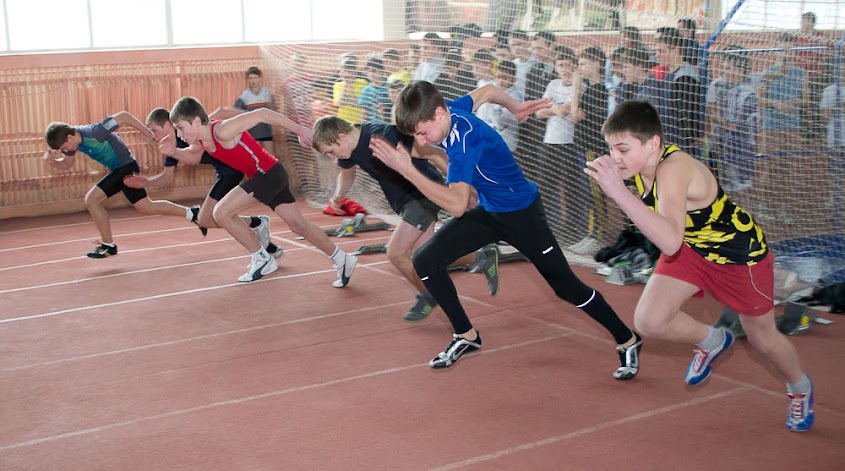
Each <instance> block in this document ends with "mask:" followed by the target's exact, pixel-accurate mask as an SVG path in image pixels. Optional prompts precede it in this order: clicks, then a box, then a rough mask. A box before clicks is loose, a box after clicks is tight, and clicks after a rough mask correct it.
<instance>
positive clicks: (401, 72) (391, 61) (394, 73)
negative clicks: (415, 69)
mask: <svg viewBox="0 0 845 471" xmlns="http://www.w3.org/2000/svg"><path fill="white" fill-rule="evenodd" d="M381 59H382V61H383V62H384V71H385V72H387V81H388V82H390V81H391V80H394V79H396V80H401V81H403V82H405V83H406V84H407V83H410V81H411V73H410V72H408V70H407V69H405V68H404V67H403V64H402V57H401V56H400V54H399V50H398V49H393V48H390V49H385V50H384V52H383V53H382V55H381Z"/></svg>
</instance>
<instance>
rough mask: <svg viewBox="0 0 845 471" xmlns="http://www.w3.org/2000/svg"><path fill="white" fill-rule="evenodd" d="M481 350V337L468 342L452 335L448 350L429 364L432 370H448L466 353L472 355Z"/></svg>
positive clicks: (456, 335)
mask: <svg viewBox="0 0 845 471" xmlns="http://www.w3.org/2000/svg"><path fill="white" fill-rule="evenodd" d="M476 350H481V335H478V338H476V339H475V340H467V339H465V338H461V337H458V334H452V341H451V342H450V343H449V346H448V347H446V350H444V351H442V352H440V353H439V354H438V355H437V356H436V357H434V359H432V360H431V361H430V362H428V365H429V366H431V367H432V368H448V367H450V366H452V365H453V364H454V363H455V362H456V361H458V358H460V357H461V355H463V354H464V353H471V352H474V351H476Z"/></svg>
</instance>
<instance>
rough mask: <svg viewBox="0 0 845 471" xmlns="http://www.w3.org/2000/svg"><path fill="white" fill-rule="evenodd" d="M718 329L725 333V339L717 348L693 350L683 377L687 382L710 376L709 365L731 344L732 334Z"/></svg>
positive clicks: (697, 381)
mask: <svg viewBox="0 0 845 471" xmlns="http://www.w3.org/2000/svg"><path fill="white" fill-rule="evenodd" d="M720 330H721V331H722V332H724V333H725V340H724V341H723V342H722V345H721V346H720V347H719V348H717V349H715V350H712V351H709V352H708V351H707V350H700V349H698V350H695V357H693V359H692V361H691V362H690V364H689V368H687V376H686V378H684V380H685V381H686V382H687V384H689V385H695V384H698V383H700V382H702V381H704V380H705V379H707V377H708V376H710V367H711V366H712V365H713V362H714V361H716V358H719V355H721V354H722V352H724V351H725V350H727V349H729V348H731V345H733V343H734V336H733V335H731V333H730V332H728V331H727V330H725V329H720Z"/></svg>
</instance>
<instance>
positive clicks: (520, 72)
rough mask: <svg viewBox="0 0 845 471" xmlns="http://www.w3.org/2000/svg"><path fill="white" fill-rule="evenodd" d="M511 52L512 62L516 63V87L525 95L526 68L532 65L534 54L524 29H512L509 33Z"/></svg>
mask: <svg viewBox="0 0 845 471" xmlns="http://www.w3.org/2000/svg"><path fill="white" fill-rule="evenodd" d="M510 38H511V43H510V44H511V52H513V63H514V64H516V83H515V84H514V85H516V89H517V90H519V93H522V94H523V95H525V83H526V80H527V77H528V70H529V69H531V66H532V65H534V61H535V59H534V56H532V55H531V47H530V46H531V39H530V38H529V37H528V35H527V34H525V32H524V31H514V32H513V33H511V35H510Z"/></svg>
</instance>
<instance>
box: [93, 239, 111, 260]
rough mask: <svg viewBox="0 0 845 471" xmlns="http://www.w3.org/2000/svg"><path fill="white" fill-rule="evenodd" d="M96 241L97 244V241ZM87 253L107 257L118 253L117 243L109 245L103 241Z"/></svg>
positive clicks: (97, 256)
mask: <svg viewBox="0 0 845 471" xmlns="http://www.w3.org/2000/svg"><path fill="white" fill-rule="evenodd" d="M94 243H95V244H96V243H97V242H94ZM87 255H88V256H89V257H91V258H106V257H110V256H112V255H117V245H113V246H111V247H109V246H108V245H106V244H103V243H102V242H101V243H100V245H98V246H97V248H96V249H94V250H92V251H90V252H88V254H87Z"/></svg>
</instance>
